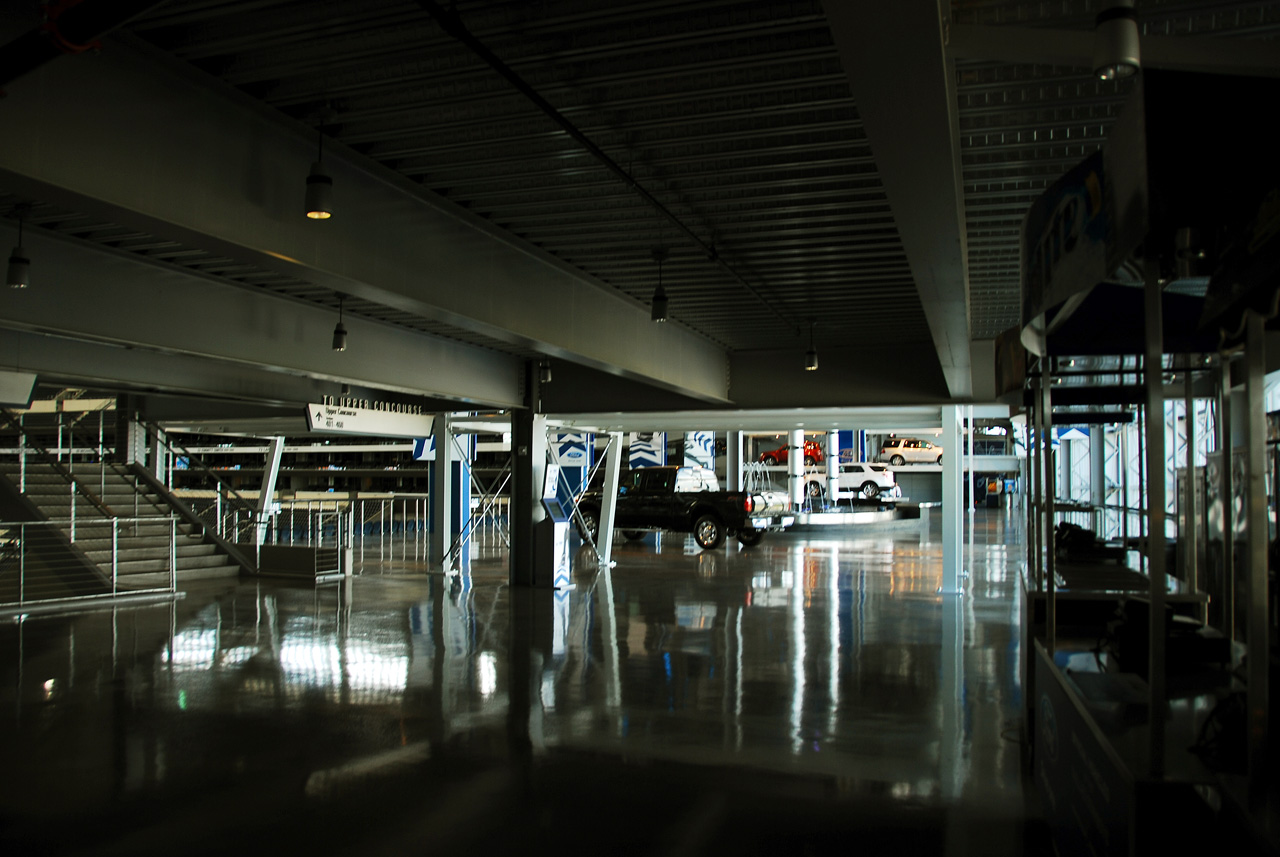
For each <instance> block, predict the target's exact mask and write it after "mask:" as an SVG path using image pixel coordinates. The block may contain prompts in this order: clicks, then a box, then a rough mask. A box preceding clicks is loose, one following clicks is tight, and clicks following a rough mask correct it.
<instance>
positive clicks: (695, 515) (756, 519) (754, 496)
mask: <svg viewBox="0 0 1280 857" xmlns="http://www.w3.org/2000/svg"><path fill="white" fill-rule="evenodd" d="M718 489H719V484H718V483H717V481H716V477H715V474H714V473H712V472H711V471H709V470H705V469H703V468H701V467H643V468H638V469H636V470H625V471H623V472H622V475H621V477H620V478H619V482H618V505H617V508H616V510H615V513H614V526H615V527H617V528H618V529H620V530H622V534H623V535H624V536H626V537H627V538H629V539H639V538H642V537H643V536H644V533H645V531H646V530H671V531H673V532H677V533H693V538H694V540H695V541H696V542H697V543H698V546H699V547H702V548H715V547H719V546H720V545H722V544H724V540H725V536H726V535H730V534H736V535H737V537H738V541H740V542H742V544H744V545H746V546H748V547H750V546H752V545H757V544H759V543H760V539H762V538H764V533H765V530H781V529H785V528H786V527H789V526H791V525H792V524H793V523H795V516H794V515H792V514H791V501H790V499H789V498H788V497H787V495H786V494H784V493H782V492H778V491H755V492H749V491H742V492H734V491H720V490H718ZM602 500H603V497H602V495H601V493H600V492H599V491H598V490H597V491H588V492H586V493H585V494H583V495H582V499H581V500H580V501H579V502H578V510H579V511H580V512H581V513H582V521H581V522H580V523H579V528H580V529H581V528H582V527H583V524H584V523H585V527H586V529H587V530H588V531H589V532H590V533H591V536H592V538H595V536H596V533H597V531H598V528H599V526H600V505H601V501H602Z"/></svg>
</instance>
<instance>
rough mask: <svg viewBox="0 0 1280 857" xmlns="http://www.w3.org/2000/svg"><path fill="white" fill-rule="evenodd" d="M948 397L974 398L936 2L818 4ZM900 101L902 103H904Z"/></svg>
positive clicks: (950, 81)
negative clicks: (824, 15) (828, 25)
mask: <svg viewBox="0 0 1280 857" xmlns="http://www.w3.org/2000/svg"><path fill="white" fill-rule="evenodd" d="M824 7H825V9H826V11H827V17H828V19H829V20H830V22H831V31H832V35H833V36H834V38H835V42H836V46H837V48H838V49H839V51H840V59H841V62H842V63H843V65H844V69H845V72H846V73H847V74H848V75H849V86H850V87H851V89H852V90H853V98H854V101H855V102H856V103H857V105H858V114H859V115H860V116H861V117H862V122H863V127H864V128H865V129H866V132H867V138H868V140H869V141H870V143H871V151H872V154H873V155H874V156H875V160H876V165H877V166H878V167H879V172H880V176H881V180H882V181H883V183H884V188H885V193H886V195H887V196H888V199H889V207H890V209H891V210H892V211H893V218H894V221H895V223H896V224H897V227H898V234H899V236H900V237H901V239H902V246H903V248H904V249H905V250H906V252H907V258H908V259H909V261H910V264H911V274H912V277H913V278H914V279H915V283H916V289H917V290H918V292H919V294H920V303H921V304H922V305H923V307H924V312H925V316H926V317H927V319H928V322H929V331H930V333H931V335H932V337H933V343H934V347H935V349H936V350H937V354H938V362H939V363H940V364H941V367H942V373H943V376H944V377H945V378H946V382H947V388H948V390H949V391H950V394H951V397H952V398H953V399H958V400H967V399H969V398H970V397H971V396H972V395H973V377H972V369H971V362H970V348H969V339H970V334H969V330H970V327H969V307H968V273H967V270H966V255H967V253H966V249H965V229H964V197H963V193H962V184H961V173H960V143H959V131H958V125H957V121H956V93H955V74H954V69H953V68H952V63H951V62H950V61H949V60H948V59H947V57H946V54H945V50H944V46H943V29H942V21H943V15H942V14H941V11H940V9H939V6H938V4H937V3H850V2H845V0H834V2H833V0H828V2H826V3H824ZM906 102H909V104H908V103H906Z"/></svg>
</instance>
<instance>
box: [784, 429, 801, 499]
mask: <svg viewBox="0 0 1280 857" xmlns="http://www.w3.org/2000/svg"><path fill="white" fill-rule="evenodd" d="M787 446H788V449H787V492H788V493H789V494H790V495H791V505H792V506H794V507H795V508H797V509H798V508H800V504H801V503H803V502H804V429H794V430H792V431H790V432H787Z"/></svg>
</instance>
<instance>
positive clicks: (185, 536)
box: [0, 458, 241, 589]
mask: <svg viewBox="0 0 1280 857" xmlns="http://www.w3.org/2000/svg"><path fill="white" fill-rule="evenodd" d="M0 476H3V477H4V478H6V479H8V480H9V482H10V483H11V484H13V485H14V486H15V487H16V486H17V485H18V483H19V481H20V478H21V480H22V481H23V482H24V483H25V490H24V491H22V493H23V495H24V496H25V497H26V498H27V500H29V501H30V502H31V504H32V505H34V506H35V507H36V509H37V510H38V511H39V513H40V515H41V516H42V517H43V518H45V519H47V520H48V521H50V522H52V523H55V524H56V525H57V526H58V527H59V529H61V530H62V531H63V532H64V533H65V534H66V535H67V538H68V540H69V541H70V542H71V544H73V545H74V546H75V547H76V548H78V549H79V550H80V551H81V552H83V554H84V556H85V557H87V558H88V559H89V560H90V561H92V562H93V563H95V564H96V565H97V566H98V568H99V569H100V570H101V571H102V573H103V575H104V576H106V577H107V578H108V579H110V580H112V581H114V582H115V585H116V586H117V587H118V588H119V589H134V588H149V587H154V586H163V585H166V584H168V583H169V582H170V581H171V580H172V581H173V582H176V583H182V582H183V581H188V580H197V579H203V578H210V577H234V576H236V575H238V574H239V573H240V570H241V565H240V563H239V562H238V561H237V560H235V559H233V558H232V557H231V556H229V555H228V554H227V553H226V552H225V551H224V550H223V549H222V548H221V547H220V546H219V545H218V544H216V543H215V541H214V540H212V539H209V538H206V536H205V534H204V531H203V528H202V527H200V526H199V525H198V524H196V523H193V522H191V521H188V520H186V519H185V518H184V516H183V515H182V513H181V510H180V509H177V508H175V507H174V505H173V503H172V502H171V501H170V499H169V498H167V497H165V496H163V495H162V494H161V493H160V492H158V491H156V490H155V489H154V487H153V486H151V485H149V484H146V483H145V482H144V481H142V480H140V479H139V478H138V476H137V474H135V473H133V472H132V471H130V470H129V469H126V468H124V467H123V466H122V465H118V464H110V463H108V464H104V465H103V466H102V467H101V468H100V469H98V470H97V471H96V472H95V473H94V474H93V478H92V479H91V480H81V481H82V482H84V481H88V482H96V483H97V485H96V486H95V487H97V488H98V491H97V492H94V493H93V494H92V495H91V496H88V494H89V492H88V490H87V489H81V490H77V489H78V488H79V486H76V484H75V483H74V482H73V481H72V480H69V479H68V478H67V475H66V473H65V471H63V470H60V468H58V467H57V466H56V465H55V464H54V463H52V462H48V461H42V460H32V459H31V458H28V459H27V461H26V462H25V473H23V474H21V477H20V474H19V464H18V463H17V462H3V463H0Z"/></svg>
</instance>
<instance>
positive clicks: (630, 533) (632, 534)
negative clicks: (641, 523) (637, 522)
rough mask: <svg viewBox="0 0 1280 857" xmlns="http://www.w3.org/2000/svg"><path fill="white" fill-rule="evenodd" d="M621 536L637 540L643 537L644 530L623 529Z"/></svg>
mask: <svg viewBox="0 0 1280 857" xmlns="http://www.w3.org/2000/svg"><path fill="white" fill-rule="evenodd" d="M622 536H623V538H625V539H626V540H627V541H629V542H638V541H640V540H641V539H643V538H644V530H623V531H622Z"/></svg>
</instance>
